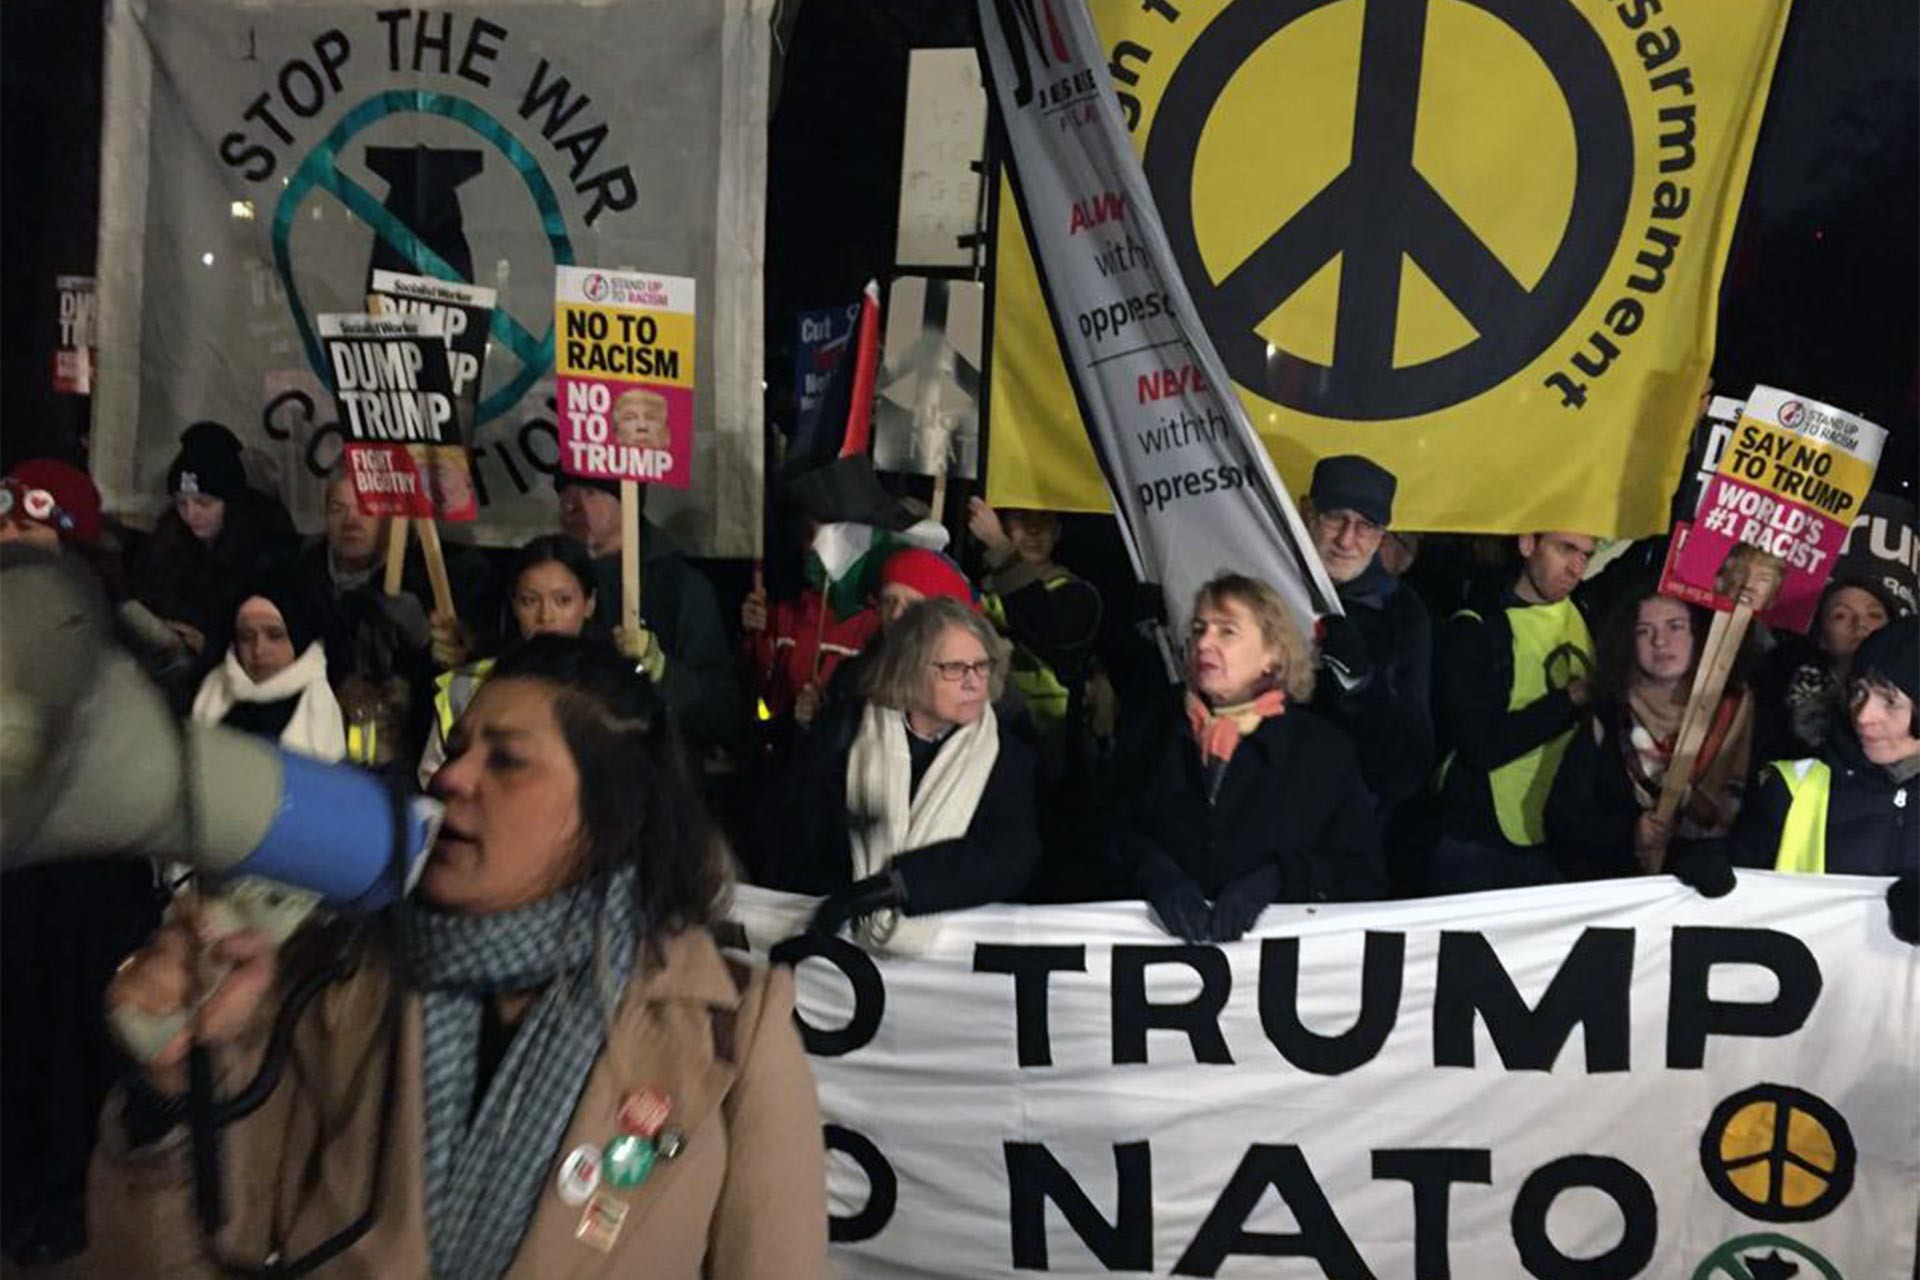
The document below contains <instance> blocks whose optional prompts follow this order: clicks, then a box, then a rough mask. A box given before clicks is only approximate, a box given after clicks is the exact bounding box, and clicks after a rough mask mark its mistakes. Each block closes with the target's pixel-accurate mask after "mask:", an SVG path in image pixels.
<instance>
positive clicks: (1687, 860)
mask: <svg viewBox="0 0 1920 1280" xmlns="http://www.w3.org/2000/svg"><path fill="white" fill-rule="evenodd" d="M1667 870H1669V871H1671V872H1672V873H1673V878H1674V879H1676V880H1678V881H1679V882H1680V883H1681V884H1685V885H1691V886H1693V888H1694V889H1695V890H1696V891H1697V892H1698V893H1699V894H1700V896H1701V897H1703V898H1724V897H1726V896H1727V895H1728V894H1729V893H1732V892H1733V864H1732V863H1731V862H1728V861H1727V855H1726V854H1724V853H1722V852H1720V851H1719V850H1718V849H1714V848H1696V849H1689V850H1687V851H1686V852H1685V853H1683V854H1681V855H1679V856H1678V857H1676V858H1673V859H1672V860H1671V861H1670V862H1669V864H1668V866H1667Z"/></svg>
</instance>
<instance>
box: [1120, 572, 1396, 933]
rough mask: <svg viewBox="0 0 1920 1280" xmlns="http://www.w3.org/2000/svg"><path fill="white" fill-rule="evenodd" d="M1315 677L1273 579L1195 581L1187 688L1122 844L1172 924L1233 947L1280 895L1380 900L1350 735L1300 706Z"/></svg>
mask: <svg viewBox="0 0 1920 1280" xmlns="http://www.w3.org/2000/svg"><path fill="white" fill-rule="evenodd" d="M1313 676H1314V672H1313V661H1312V658H1311V656H1310V654H1309V652H1308V650H1307V646H1306V642H1305V641H1304V640H1303V639H1302V638H1301V636H1300V632H1299V631H1298V629H1296V628H1295V626H1294V624H1293V621H1292V619H1291V618H1290V617H1288V615H1287V610H1286V606H1285V604H1284V603H1282V601H1281V599H1280V597H1279V595H1278V594H1277V593H1276V592H1275V591H1274V589H1273V588H1272V587H1270V586H1268V585H1267V584H1266V583H1264V582H1259V581H1256V580H1254V579H1252V578H1247V577H1243V576H1241V575H1239V574H1226V575H1224V576H1222V577H1218V578H1215V579H1214V580H1213V581H1212V582H1209V583H1207V584H1206V585H1205V586H1204V587H1202V588H1200V591H1199V594H1198V595H1197V596H1195V598H1194V603H1193V617H1192V621H1191V623H1190V625H1189V628H1188V633H1187V687H1186V690H1185V694H1184V697H1183V699H1182V703H1181V706H1180V709H1179V711H1178V712H1177V713H1175V719H1174V722H1173V723H1171V724H1169V725H1168V726H1167V733H1166V736H1165V739H1164V743H1163V745H1162V747H1161V748H1160V749H1159V750H1158V751H1157V752H1155V753H1153V755H1152V758H1151V759H1150V760H1149V761H1148V763H1147V767H1146V769H1145V770H1144V774H1143V776H1142V777H1141V778H1140V779H1139V780H1138V783H1137V785H1136V786H1135V787H1134V788H1133V789H1132V795H1133V798H1134V802H1133V811H1132V814H1131V817H1130V820H1129V821H1128V822H1127V823H1126V824H1125V825H1124V827H1123V829H1122V831H1121V833H1120V835H1119V837H1118V841H1117V855H1118V857H1119V859H1120V861H1121V862H1122V863H1123V864H1124V865H1125V866H1126V867H1128V868H1129V869H1130V870H1131V871H1132V873H1133V876H1134V879H1135V880H1136V882H1137V883H1138V885H1139V889H1140V891H1141V892H1142V893H1143V894H1144V895H1145V896H1146V899H1147V901H1148V902H1150V903H1151V904H1152V905H1153V909H1154V912H1155V914H1156V915H1158V917H1159V919H1160V924H1161V926H1162V927H1163V928H1165V929H1166V930H1167V932H1169V933H1172V934H1177V935H1179V936H1180V937H1182V938H1185V939H1187V940H1188V941H1190V942H1207V941H1213V942H1231V941H1233V940H1235V939H1237V938H1239V937H1240V936H1241V935H1243V934H1244V933H1246V931H1247V930H1248V929H1249V928H1251V927H1252V925H1253V923H1254V921H1255V920H1257V919H1259V917H1260V913H1261V912H1262V911H1263V910H1265V909H1266V907H1267V906H1269V905H1270V904H1272V903H1275V902H1328V901H1334V902H1338V901H1348V900H1354V899H1364V898H1374V897H1380V896H1384V894H1385V892H1386V873H1385V869H1384V867H1383V865H1382V862H1381V857H1380V836H1379V831H1378V828H1377V826H1376V824H1375V820H1374V818H1373V814H1372V805H1371V804H1370V802H1369V801H1368V799H1367V794H1366V791H1365V788H1364V786H1363V785H1362V783H1361V782H1360V772H1359V766H1358V764H1357V763H1356V762H1355V760H1354V750H1353V742H1352V740H1351V739H1349V738H1348V737H1347V735H1346V734H1345V733H1343V732H1341V731H1340V730H1339V729H1338V728H1336V727H1335V726H1334V725H1333V724H1332V722H1330V721H1328V720H1325V719H1323V718H1321V717H1319V716H1316V715H1315V714H1314V713H1313V712H1311V711H1309V710H1307V706H1306V704H1307V702H1308V701H1309V700H1310V699H1311V698H1312V696H1313Z"/></svg>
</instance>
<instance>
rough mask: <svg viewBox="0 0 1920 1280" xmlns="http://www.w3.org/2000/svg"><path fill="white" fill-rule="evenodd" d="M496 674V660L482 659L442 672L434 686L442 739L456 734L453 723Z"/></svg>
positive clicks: (436, 717) (434, 708) (434, 702)
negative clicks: (488, 679)
mask: <svg viewBox="0 0 1920 1280" xmlns="http://www.w3.org/2000/svg"><path fill="white" fill-rule="evenodd" d="M492 671H493V659H492V658H482V659H481V660H480V661H478V662H474V663H469V664H468V665H466V666H464V667H455V668H454V669H453V670H452V671H442V672H441V673H440V674H439V676H437V677H436V678H435V679H434V682H433V714H434V718H435V719H436V720H437V721H438V722H439V725H440V736H441V738H442V739H445V738H448V737H451V736H452V734H453V722H454V721H456V720H458V719H459V718H460V713H461V712H463V711H465V710H466V709H467V704H468V703H469V702H472V701H473V695H474V694H476V693H478V692H480V686H481V685H482V684H483V683H485V681H486V678H487V676H488V675H490V674H491V673H492Z"/></svg>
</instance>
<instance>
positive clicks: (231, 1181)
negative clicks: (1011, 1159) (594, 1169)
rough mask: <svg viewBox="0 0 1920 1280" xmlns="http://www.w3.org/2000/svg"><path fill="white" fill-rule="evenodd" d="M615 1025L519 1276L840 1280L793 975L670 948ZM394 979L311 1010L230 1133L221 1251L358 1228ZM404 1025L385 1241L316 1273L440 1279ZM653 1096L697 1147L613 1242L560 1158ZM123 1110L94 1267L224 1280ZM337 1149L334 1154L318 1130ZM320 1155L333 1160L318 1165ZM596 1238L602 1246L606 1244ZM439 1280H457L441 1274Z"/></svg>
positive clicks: (698, 949)
mask: <svg viewBox="0 0 1920 1280" xmlns="http://www.w3.org/2000/svg"><path fill="white" fill-rule="evenodd" d="M662 950H663V952H664V961H665V962H664V963H662V964H653V965H648V966H645V967H644V968H643V970H642V972H641V973H640V976H639V977H637V978H636V980H635V981H634V982H632V983H630V984H629V986H628V989H627V991H626V993H625V995H624V996H623V998H622V1000H621V1002H620V1005H619V1007H618V1009H617V1011H616V1014H615V1021H614V1029H613V1032H612V1034H611V1035H610V1036H609V1039H608V1047H607V1048H606V1049H605V1050H603V1051H602V1053H601V1057H600V1059H599V1061H598V1062H596V1063H595V1064H594V1067H593V1069H592V1072H591V1074H590V1075H589V1077H588V1080H587V1084H586V1089H585V1092H584V1093H583V1094H582V1096H581V1101H580V1105H579V1107H578V1109H577V1110H576V1112H575V1114H574V1117H573V1123H572V1125H571V1126H570V1127H569V1129H568V1131H567V1135H566V1138H565V1140H564V1141H563V1142H562V1143H561V1145H560V1148H559V1150H557V1151H555V1152H552V1153H551V1157H550V1167H549V1171H548V1176H547V1179H546V1182H545V1184H544V1186H543V1188H542V1190H541V1195H540V1199H539V1201H538V1203H537V1205H536V1207H535V1210H534V1214H533V1221H532V1223H531V1225H530V1226H529V1227H528V1229H527V1233H526V1235H525V1236H524V1237H523V1238H522V1240H521V1243H520V1248H519V1251H518V1253H517V1254H516V1255H515V1257H514V1260H513V1264H512V1266H511V1267H510V1268H509V1270H508V1271H507V1273H506V1274H507V1275H508V1276H509V1277H510V1278H511V1280H589V1278H590V1277H601V1276H607V1277H612V1276H622V1277H632V1276H647V1277H658V1278H663V1280H678V1278H680V1277H685V1278H687V1280H692V1278H694V1277H703V1276H704V1277H714V1278H715V1280H757V1278H761V1277H765V1278H767V1280H773V1278H774V1277H778V1278H779V1280H811V1278H812V1277H818V1276H824V1275H825V1274H826V1247H827V1210H826V1186H825V1155H824V1151H823V1147H822V1140H821V1128H820V1110H819V1104H818V1101H817V1099H816V1097H815V1094H814V1085H813V1076H812V1073H811V1072H810V1071H809V1069H808V1067H807V1061H806V1057H805V1054H804V1052H803V1051H802V1049H801V1047H800V1039H799V1035H798V1034H797V1032H796V1030H795V1028H794V1025H793V1018H792V1013H793V979H792V975H791V974H790V973H788V972H787V971H785V970H774V971H772V972H765V971H758V970H750V969H747V968H746V967H745V966H741V965H737V964H729V962H728V961H726V960H725V959H723V958H722V956H721V954H720V952H719V950H718V949H717V948H716V947H715V946H714V943H713V940H712V938H711V937H710V936H709V935H708V934H706V933H705V932H702V931H691V932H687V933H682V934H679V935H677V936H674V937H672V938H670V939H668V940H667V941H666V942H665V943H664V944H663V946H662ZM388 974H389V971H388V969H387V968H386V966H385V965H384V963H382V962H381V960H380V959H379V957H378V956H373V957H370V958H369V960H368V961H367V962H366V963H364V964H362V965H361V967H360V969H359V971H358V972H356V973H355V974H354V975H353V976H351V977H349V978H347V979H346V980H344V981H342V982H340V983H338V984H336V985H334V986H333V987H331V988H329V989H327V990H326V991H325V992H324V993H323V994H322V995H321V996H319V997H318V998H317V999H316V1000H315V1001H314V1003H313V1004H312V1005H311V1006H309V1008H308V1010H307V1013H306V1015H305V1016H304V1018H303V1019H302V1021H301V1024H300V1027H299V1029H298V1031H297V1032H296V1034H295V1037H294V1050H293V1054H292V1061H291V1063H290V1064H289V1066H288V1069H287V1071H286V1073H285V1075H284V1076H283V1077H282V1078H281V1081H280V1083H279V1086H278V1087H277V1088H276V1089H275V1091H274V1093H273V1095H272V1096H271V1097H270V1098H269V1099H268V1101H267V1102H266V1103H265V1105H263V1106H262V1107H261V1109H260V1110H259V1111H257V1112H255V1113H254V1114H253V1115H251V1116H248V1117H246V1118H245V1119H243V1120H240V1121H238V1122H237V1123H235V1124H233V1125H231V1126H229V1127H228V1128H227V1129H226V1130H225V1131H224V1133H225V1160H226V1174H227V1177H226V1185H227V1196H228V1200H227V1203H228V1223H227V1227H226V1229H225V1231H224V1232H223V1233H222V1239H221V1244H222V1246H223V1248H224V1250H225V1251H226V1254H227V1256H228V1257H229V1258H231V1259H235V1260H241V1261H245V1262H249V1263H258V1262H260V1261H261V1260H263V1259H264V1258H266V1257H267V1256H268V1255H269V1254H270V1253H273V1252H276V1251H277V1252H279V1253H280V1254H281V1255H282V1256H283V1257H285V1258H292V1257H294V1256H297V1255H299V1254H302V1253H304V1252H305V1251H307V1250H309V1249H311V1248H313V1247H314V1246H315V1245H316V1244H318V1243H319V1242H321V1241H322V1240H324V1239H326V1238H327V1237H328V1236H330V1235H332V1234H333V1233H334V1232H337V1231H339V1230H341V1229H342V1228H343V1227H345V1226H346V1225H347V1224H348V1223H350V1222H352V1221H353V1220H354V1219H355V1218H356V1217H358V1216H359V1214H360V1213H361V1211H362V1209H363V1208H364V1206H365V1204H366V1201H367V1193H368V1189H369V1184H370V1182H371V1180H372V1177H373V1167H374V1166H373V1160H374V1149H375V1146H376V1135H377V1133H378V1130H379V1124H380V1107H381V1093H382V1089H381V1086H382V1083H383V1080H384V1078H385V1066H386V1058H387V1033H386V1030H385V1027H384V1011H385V1008H386V1002H387V988H388ZM404 1008H405V1010H406V1013H405V1018H404V1022H403V1026H402V1059H401V1069H400V1078H399V1087H400V1094H399V1099H398V1105H397V1107H396V1115H395V1123H394V1131H393V1134H392V1138H391V1151H390V1154H389V1156H388V1162H387V1172H386V1178H385V1186H384V1188H383V1190H382V1194H381V1196H380V1213H379V1218H378V1220H377V1221H376V1223H375V1225H374V1227H373V1230H372V1231H371V1232H370V1233H369V1234H368V1235H367V1236H366V1237H365V1238H363V1239H362V1240H360V1242H359V1243H358V1244H356V1245H354V1247H353V1248H352V1249H351V1250H349V1251H348V1252H347V1253H346V1254H345V1255H343V1256H342V1257H340V1258H338V1259H336V1260H335V1261H333V1262H331V1263H330V1264H328V1265H327V1266H325V1267H322V1268H321V1269H320V1271H319V1273H318V1274H319V1275H321V1276H323V1277H351V1278H355V1280H362V1278H364V1280H376V1278H377V1280H416V1278H419V1280H424V1278H425V1277H427V1276H428V1275H429V1261H428V1248H427V1232H426V1224H425V1219H424V1212H425V1210H424V1203H423V1201H424V1195H425V1190H424V1185H423V1181H422V1178H421V1168H422V1164H423V1161H422V1146H423V1130H422V1120H421V1097H422V1088H421V1051H420V1004H419V1000H418V998H417V997H413V996H409V997H408V999H407V1000H406V1002H405V1004H404ZM647 1086H652V1087H653V1088H656V1089H659V1090H660V1091H662V1092H663V1093H665V1094H666V1095H667V1096H668V1098H669V1099H670V1100H671V1101H672V1104H673V1123H674V1124H676V1125H677V1126H679V1127H680V1128H681V1129H682V1130H683V1131H684V1133H685V1135H686V1146H685V1150H684V1151H683V1152H682V1153H681V1154H680V1155H679V1156H678V1157H677V1158H675V1159H673V1160H660V1161H657V1162H656V1163H655V1166H654V1169H653V1172H652V1173H651V1175H650V1176H649V1177H648V1178H647V1180H646V1181H645V1182H644V1183H643V1184H642V1185H641V1186H640V1187H638V1188H637V1189H635V1190H632V1191H625V1192H612V1191H610V1190H608V1191H607V1194H610V1195H613V1196H615V1197H616V1198H617V1200H618V1201H620V1202H621V1204H622V1205H623V1206H624V1209H625V1215H624V1217H623V1218H622V1220H621V1225H620V1229H619V1233H618V1235H617V1236H616V1237H615V1238H614V1239H613V1240H612V1242H611V1247H610V1248H605V1249H603V1248H602V1247H601V1246H600V1245H598V1244H596V1243H593V1242H590V1241H587V1240H583V1239H581V1238H580V1237H579V1232H578V1228H579V1227H580V1224H581V1220H582V1214H583V1210H582V1208H580V1207H577V1206H574V1205H570V1204H567V1203H566V1202H565V1201H564V1200H563V1199H562V1197H561V1194H560V1190H559V1185H558V1182H557V1179H556V1176H555V1174H556V1173H557V1170H558V1168H559V1165H560V1162H561V1160H562V1159H563V1158H564V1157H565V1155H566V1154H567V1153H568V1152H570V1151H572V1150H574V1149H575V1148H576V1147H579V1146H582V1145H591V1146H592V1147H594V1148H596V1149H597V1148H599V1147H600V1146H601V1145H602V1144H604V1143H605V1142H606V1141H607V1139H608V1138H610V1137H612V1136H613V1135H614V1134H615V1133H616V1131H617V1126H616V1122H615V1112H616V1110H617V1108H618V1107H619V1104H620V1101H621V1099H622V1098H623V1097H624V1096H626V1094H628V1093H629V1092H631V1091H633V1090H636V1089H640V1088H644V1087H647ZM119 1105H120V1104H119V1099H118V1098H117V1097H116V1098H114V1099H112V1100H110V1101H109V1103H108V1106H107V1114H106V1117H105V1119H104V1121H103V1124H102V1128H101V1138H100V1145H99V1148H98V1149H97V1150H96V1152H95V1154H94V1159H93V1167H92V1171H91V1174H90V1179H89V1188H88V1219H89V1223H88V1225H89V1233H90V1236H91V1246H90V1248H89V1251H88V1253H87V1254H86V1255H85V1258H84V1259H83V1266H82V1268H81V1272H82V1274H85V1275H90V1276H100V1277H114V1278H115V1280H125V1278H128V1277H135V1276H140V1277H155V1278H156V1280H161V1278H165V1280H171V1278H173V1277H182V1278H184V1277H195V1278H199V1277H209V1278H211V1277H216V1276H219V1275H221V1274H222V1273H221V1272H220V1271H219V1269H218V1268H217V1267H216V1266H215V1265H214V1264H213V1263H211V1262H210V1261H209V1260H208V1259H207V1256H206V1252H205V1246H204V1242H203V1240H202V1236H201V1232H200V1229H199V1226H198V1222H197V1219H196V1218H195V1216H194V1212H193V1194H192V1182H191V1175H190V1172H189V1159H188V1151H187V1148H186V1144H185V1142H184V1140H183V1135H182V1133H181V1131H180V1130H179V1129H176V1130H175V1131H174V1132H173V1134H172V1135H170V1136H169V1137H168V1138H166V1139H162V1140H161V1141H160V1142H158V1143H155V1144H154V1145H153V1146H152V1147H149V1148H146V1149H143V1150H137V1151H129V1150H128V1149H127V1143H126V1138H125V1133H124V1130H123V1128H122V1126H121V1123H120V1117H119ZM323 1133H324V1134H325V1135H326V1137H325V1139H324V1142H323V1140H322V1134H323ZM323 1149H324V1150H323ZM603 1239H604V1236H603ZM440 1280H458V1278H457V1277H441V1278H440Z"/></svg>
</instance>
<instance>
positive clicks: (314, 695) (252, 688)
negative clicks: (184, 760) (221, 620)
mask: <svg viewBox="0 0 1920 1280" xmlns="http://www.w3.org/2000/svg"><path fill="white" fill-rule="evenodd" d="M239 595H240V603H239V605H238V607H237V608H235V610H234V612H233V616H232V618H231V619H230V620H228V622H227V624H226V627H225V630H226V632H227V634H228V635H229V636H231V641H230V642H229V643H228V645H227V646H226V648H225V651H224V652H223V653H222V656H221V659H220V662H219V665H217V666H215V667H214V668H213V670H211V671H209V672H208V673H207V675H206V678H205V679H203V680H202V681H201V682H200V689H199V692H198V693H196V694H195V695H194V698H193V712H192V715H193V718H194V719H195V720H197V721H199V722H200V723H202V724H224V725H227V726H229V727H230V728H234V729H239V730H241V731H242V732H244V733H251V734H255V735H257V736H259V737H262V738H270V739H272V740H274V741H276V742H278V743H279V744H280V745H281V746H283V747H285V748H286V749H287V750H289V751H297V752H299V753H300V754H301V755H306V756H312V757H314V758H315V759H317V760H339V759H342V758H343V757H345V755H346V754H347V732H346V725H345V723H344V721H343V719H342V717H341V715H340V703H339V702H338V701H337V700H336V699H335V698H334V696H333V688H332V686H330V685H329V684H328V683H327V646H326V643H325V639H324V637H325V635H326V632H327V613H326V609H327V605H326V597H325V595H324V594H323V593H322V588H321V586H320V584H319V583H317V582H314V581H312V580H311V579H310V578H309V577H308V576H307V575H305V574H304V573H302V572H301V571H300V570H299V569H297V568H296V567H294V566H291V565H287V566H282V567H279V568H276V569H273V570H270V571H268V572H266V573H263V574H260V575H258V576H256V577H254V578H252V579H250V580H249V581H248V582H247V583H246V584H245V585H244V586H243V587H242V588H241V590H240V592H239Z"/></svg>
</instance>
